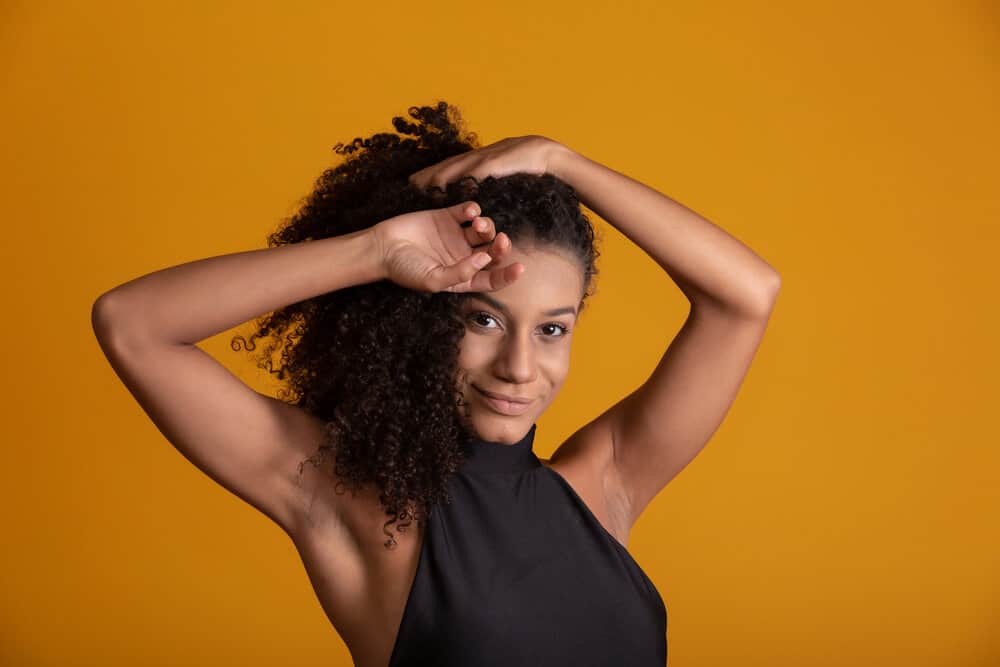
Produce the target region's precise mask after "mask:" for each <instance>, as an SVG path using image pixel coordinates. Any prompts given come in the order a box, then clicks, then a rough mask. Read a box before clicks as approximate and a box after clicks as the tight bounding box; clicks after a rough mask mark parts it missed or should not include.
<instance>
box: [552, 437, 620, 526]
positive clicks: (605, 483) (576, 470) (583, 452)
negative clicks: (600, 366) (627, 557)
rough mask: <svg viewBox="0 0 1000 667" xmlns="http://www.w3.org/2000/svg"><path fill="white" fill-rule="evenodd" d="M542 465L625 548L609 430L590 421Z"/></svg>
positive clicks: (618, 481)
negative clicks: (581, 501) (581, 502)
mask: <svg viewBox="0 0 1000 667" xmlns="http://www.w3.org/2000/svg"><path fill="white" fill-rule="evenodd" d="M539 460H540V461H541V462H542V465H544V466H546V467H548V468H549V469H551V470H553V471H554V472H556V473H558V474H559V475H560V476H561V477H562V478H563V479H564V480H566V482H567V483H568V484H569V485H570V486H571V487H572V488H573V490H574V491H575V492H576V494H577V495H578V496H580V499H581V500H583V502H584V504H586V505H587V507H588V508H589V509H590V511H591V512H592V513H593V515H594V517H595V518H597V520H598V521H599V522H600V523H601V525H603V526H604V528H605V529H606V530H607V531H608V532H609V533H611V535H612V536H613V537H615V538H616V539H617V540H618V541H619V542H620V543H621V544H622V546H626V545H627V544H628V536H629V533H630V532H631V530H632V526H631V525H630V524H629V523H628V519H627V518H628V511H627V509H628V508H627V496H626V494H625V493H624V488H623V487H622V484H621V480H620V479H619V477H618V475H617V468H616V467H615V466H614V458H613V449H612V440H611V429H610V428H609V426H608V425H607V423H606V421H605V420H594V421H591V422H590V423H588V424H586V425H585V426H583V427H581V428H580V429H578V430H577V431H576V432H575V433H573V434H572V435H571V436H570V437H569V438H567V439H566V440H565V441H563V442H562V443H561V444H560V445H559V446H558V447H557V448H556V450H555V452H553V454H552V456H551V458H549V459H541V458H540V459H539Z"/></svg>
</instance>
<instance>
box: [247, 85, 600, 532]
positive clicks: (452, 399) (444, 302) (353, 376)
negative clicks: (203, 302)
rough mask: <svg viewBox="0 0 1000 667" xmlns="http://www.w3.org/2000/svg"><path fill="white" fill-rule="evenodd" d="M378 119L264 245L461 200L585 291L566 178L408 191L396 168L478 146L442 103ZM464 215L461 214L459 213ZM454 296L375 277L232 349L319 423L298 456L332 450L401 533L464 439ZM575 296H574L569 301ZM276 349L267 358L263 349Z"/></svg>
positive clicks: (579, 227)
mask: <svg viewBox="0 0 1000 667" xmlns="http://www.w3.org/2000/svg"><path fill="white" fill-rule="evenodd" d="M408 112H409V113H408V115H409V119H407V118H403V117H400V116H396V117H394V118H393V119H392V123H393V126H394V127H395V128H396V130H397V133H388V132H384V133H377V134H374V135H372V136H371V137H368V138H366V139H362V138H360V137H358V138H355V139H354V140H353V141H352V142H351V143H349V144H346V145H345V144H342V143H338V144H337V145H336V146H335V148H334V150H335V151H336V153H337V154H339V155H343V156H346V157H345V159H344V160H343V161H342V162H341V163H340V164H338V165H337V166H336V167H332V168H329V169H327V170H326V171H324V172H323V174H322V175H321V176H320V177H319V178H318V179H317V181H316V183H315V187H314V190H313V192H312V193H311V194H310V195H309V196H308V197H307V198H306V199H305V200H304V202H303V203H302V206H301V208H300V209H299V210H298V212H297V213H295V214H294V215H292V216H291V217H290V218H288V219H286V220H285V221H284V222H283V223H282V224H281V225H280V226H279V228H278V229H277V230H276V231H274V232H273V233H271V234H270V235H269V236H268V237H267V244H268V246H269V247H276V246H281V245H285V244H289V243H299V242H302V241H309V240H314V239H321V238H327V237H331V236H339V235H342V234H348V233H351V232H355V231H359V230H362V229H366V228H369V227H371V226H373V225H375V224H376V223H378V222H380V221H382V220H385V219H388V218H390V217H393V216H396V215H400V214H403V213H408V212H411V211H417V210H425V209H431V208H442V207H445V206H450V205H453V204H458V203H461V202H462V201H469V200H472V201H475V202H476V203H478V204H479V206H480V208H481V210H482V215H484V216H487V217H489V218H491V219H492V220H493V221H494V223H495V225H496V230H497V232H501V231H503V232H506V234H507V235H508V236H509V237H510V239H511V241H512V242H513V243H514V244H515V246H517V245H518V243H519V242H524V243H525V244H526V245H527V244H528V243H530V244H531V245H534V246H536V247H544V246H546V245H548V246H554V247H557V248H560V249H563V250H568V251H569V253H570V254H571V255H572V256H573V257H576V258H577V259H578V260H579V264H580V267H581V269H582V271H583V278H584V286H585V294H584V298H586V297H587V296H590V295H591V294H592V291H591V288H592V286H593V284H594V282H593V278H594V277H595V276H596V274H597V268H596V266H595V261H596V259H597V257H598V254H599V253H598V251H597V249H596V247H595V234H594V228H593V226H592V225H591V223H590V220H589V219H588V218H587V216H586V215H585V214H584V213H583V211H582V210H581V208H580V203H579V200H578V199H577V196H576V193H575V192H574V191H573V189H572V188H571V187H570V186H569V185H568V184H567V183H565V182H563V181H561V180H559V179H558V178H556V177H555V176H553V175H551V174H543V175H533V174H527V173H516V174H510V175H508V176H504V177H501V178H494V177H492V176H490V177H487V178H485V179H483V180H482V181H478V180H477V179H475V178H472V177H471V176H470V177H466V178H463V179H461V180H459V181H455V182H452V183H449V184H448V185H447V187H446V188H444V189H441V188H435V187H433V186H432V187H431V188H428V189H427V190H420V189H418V188H416V187H414V186H413V185H411V184H410V183H409V180H408V178H409V175H410V174H412V173H413V172H416V171H419V170H420V169H423V168H424V167H427V166H430V165H433V164H436V163H437V162H440V161H441V160H444V159H445V158H447V157H450V156H452V155H456V154H459V153H463V152H466V151H470V150H473V149H475V148H478V147H479V144H478V139H477V137H476V135H475V134H474V133H467V132H465V131H464V128H463V123H462V118H461V114H460V113H459V111H458V109H456V108H455V107H454V106H451V105H449V104H448V103H446V102H443V101H442V102H438V103H437V104H436V105H435V106H422V107H410V108H409V110H408ZM467 224H468V223H467ZM463 298H465V294H462V293H452V292H436V293H429V292H420V291H415V290H411V289H408V288H404V287H401V286H399V285H397V284H395V283H393V282H391V281H389V280H383V281H378V282H374V283H368V284H363V285H356V286H352V287H349V288H345V289H341V290H337V291H334V292H329V293H326V294H322V295H319V296H316V297H314V298H311V299H308V300H305V301H302V302H299V303H293V304H290V305H288V306H286V307H284V308H281V309H279V310H276V311H274V312H273V313H269V314H267V315H264V316H261V317H260V318H257V320H256V321H255V327H256V329H255V331H254V332H253V333H252V334H251V336H250V341H249V342H248V341H247V340H246V339H244V338H243V337H242V336H235V337H234V338H233V339H232V346H233V349H235V350H239V349H240V346H239V342H238V341H242V342H243V345H244V347H245V349H246V350H248V351H253V350H256V349H257V345H256V344H255V342H254V341H255V340H256V339H263V340H264V341H265V343H264V345H263V349H261V350H260V351H258V352H257V354H256V355H255V356H256V358H257V365H258V366H260V367H261V368H264V369H266V370H268V371H269V372H271V373H273V374H275V375H276V376H277V377H278V379H280V380H283V381H285V382H286V384H285V385H284V388H283V389H282V390H281V391H279V392H278V397H279V398H280V399H281V400H283V401H286V402H289V403H292V404H294V405H297V406H299V407H301V408H303V409H305V410H307V411H308V412H310V413H311V414H313V415H315V416H317V417H319V418H321V419H323V420H324V422H325V423H326V427H327V428H326V436H325V442H324V443H323V444H321V445H320V447H319V448H318V449H317V451H316V453H315V454H314V455H313V456H311V457H310V458H308V459H306V460H304V461H303V462H302V464H300V466H299V472H300V474H301V471H302V466H303V465H304V464H305V463H306V462H311V463H312V464H313V465H315V466H319V465H320V463H321V462H322V461H323V459H324V458H325V457H326V456H327V455H332V456H333V459H334V474H335V477H336V485H337V487H338V492H340V491H339V487H341V486H342V485H344V483H345V482H347V483H349V484H351V486H352V487H355V488H356V487H357V485H361V484H368V483H372V484H374V485H375V486H376V487H377V489H378V491H379V500H380V502H381V503H382V506H383V507H384V509H385V511H386V514H387V515H388V516H389V519H388V520H387V521H386V522H385V524H384V525H383V532H384V533H385V534H386V535H387V536H388V539H387V540H386V542H385V546H386V547H387V548H392V547H394V546H395V544H396V540H395V537H394V536H393V534H392V532H391V531H390V530H389V529H388V527H389V526H390V525H391V524H393V523H396V522H397V521H398V522H400V523H399V525H398V526H397V530H399V531H404V530H405V529H406V527H407V526H409V524H410V522H411V520H412V519H414V518H415V519H417V520H421V519H423V518H424V517H426V516H427V515H428V514H429V513H430V512H431V510H432V508H433V505H434V504H435V503H437V502H449V501H450V498H449V496H448V493H447V489H446V486H445V482H446V480H447V478H448V476H449V475H450V474H451V473H453V472H454V471H455V470H456V468H457V467H458V465H459V464H460V463H461V460H462V456H463V448H462V443H463V442H464V441H465V439H467V438H469V437H473V436H474V434H473V433H471V432H470V430H469V428H468V426H467V425H466V422H465V420H464V419H463V418H462V412H461V410H460V406H462V405H464V403H463V402H462V401H461V400H458V402H457V404H456V396H459V395H460V392H459V389H458V387H459V385H458V382H457V379H458V366H457V362H458V350H459V342H460V341H461V339H462V337H463V336H464V335H465V330H466V323H465V322H463V320H462V318H461V316H460V312H459V304H460V303H461V300H462V299H463ZM582 305H583V303H582V302H581V307H582ZM276 351H280V359H281V366H280V368H278V369H277V370H275V369H274V368H273V363H272V358H273V356H274V353H275V352H276Z"/></svg>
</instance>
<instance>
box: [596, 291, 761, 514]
mask: <svg viewBox="0 0 1000 667" xmlns="http://www.w3.org/2000/svg"><path fill="white" fill-rule="evenodd" d="M768 318H769V311H767V310H764V311H761V312H760V313H759V314H747V313H745V312H743V313H739V312H735V311H733V310H727V309H724V308H722V307H719V306H712V305H709V304H706V303H705V302H699V303H698V304H695V303H692V308H691V311H690V313H689V315H688V318H687V320H686V321H685V322H684V325H683V326H682V327H681V329H680V331H679V332H678V333H677V335H676V336H675V338H674V340H673V341H672V342H671V343H670V345H669V346H668V347H667V349H666V351H665V352H664V354H663V356H662V358H661V359H660V361H659V363H658V364H657V366H656V368H655V369H654V371H653V373H652V374H651V375H650V377H649V378H648V379H647V380H646V381H645V382H644V383H643V384H642V385H641V386H639V388H637V389H636V390H635V391H633V392H632V393H631V394H629V395H628V396H626V397H625V398H623V399H622V400H621V401H619V402H618V403H616V404H615V405H613V406H612V407H611V408H609V409H608V410H607V412H606V413H605V415H604V417H605V418H606V419H607V420H608V422H609V424H610V428H611V431H612V443H613V444H612V448H613V461H614V463H613V467H614V468H615V478H616V479H617V480H618V482H617V483H618V484H620V485H621V487H622V489H621V491H622V497H623V498H625V499H626V500H627V505H628V507H627V515H628V517H629V525H631V523H633V522H634V521H635V520H636V519H637V518H638V517H639V515H640V514H641V513H642V511H643V509H644V508H645V507H646V506H647V505H648V504H649V503H650V501H652V499H653V498H654V497H655V496H656V494H657V493H659V491H660V490H662V489H663V487H665V486H666V485H667V483H668V482H669V481H670V480H672V479H673V478H674V477H675V476H677V474H678V473H679V472H680V471H681V470H682V469H683V468H684V467H685V466H686V465H687V464H688V463H690V462H691V460H692V459H694V458H695V456H697V455H698V453H699V452H700V451H701V450H702V449H703V448H704V447H705V445H706V444H707V443H708V441H709V439H710V438H711V437H712V435H713V434H714V433H715V431H716V429H717V428H718V427H719V425H720V424H721V423H722V420H723V418H724V417H725V415H726V413H727V412H728V411H729V408H730V407H731V406H732V404H733V401H734V399H735V397H736V394H737V391H738V390H739V388H740V385H741V384H742V383H743V379H744V378H745V377H746V374H747V371H748V370H749V368H750V362H751V361H752V360H753V357H754V355H755V354H756V352H757V349H758V347H759V346H760V342H761V339H762V338H763V336H764V331H765V329H766V328H767V322H768Z"/></svg>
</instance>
